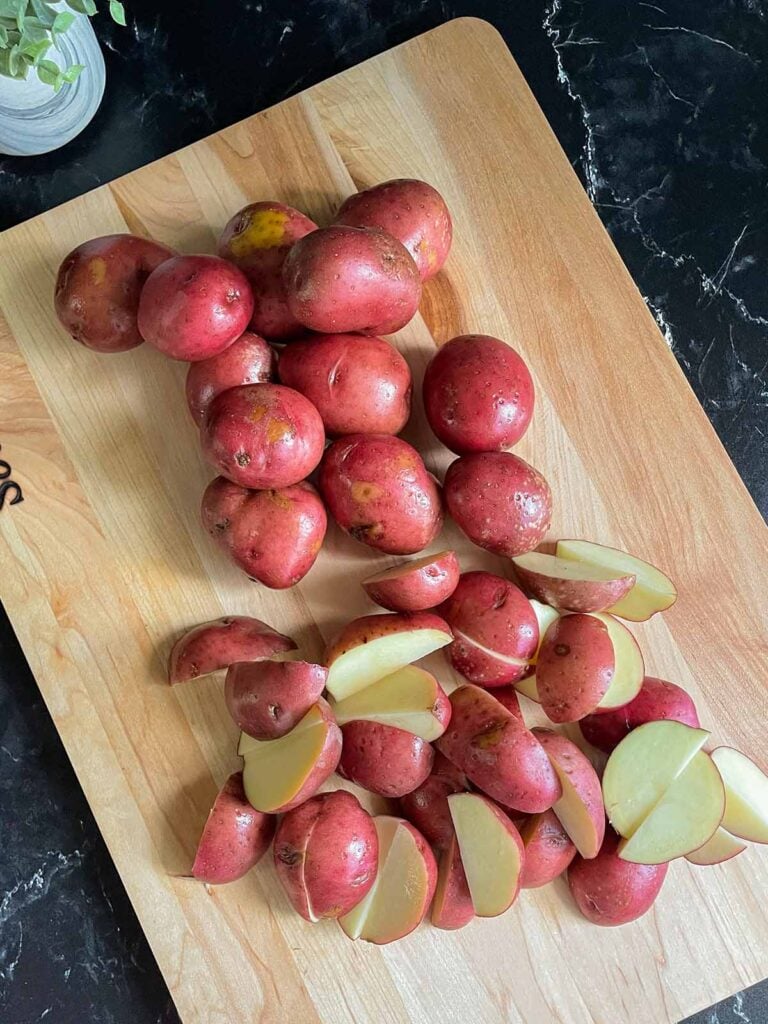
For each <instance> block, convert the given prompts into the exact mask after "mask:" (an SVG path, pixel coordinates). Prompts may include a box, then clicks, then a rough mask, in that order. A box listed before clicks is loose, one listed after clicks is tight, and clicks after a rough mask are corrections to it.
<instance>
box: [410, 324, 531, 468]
mask: <svg viewBox="0 0 768 1024" xmlns="http://www.w3.org/2000/svg"><path fill="white" fill-rule="evenodd" d="M423 396H424V410H425V412H426V414H427V419H428V420H429V425H430V426H431V427H432V430H433V431H434V432H435V434H436V436H437V437H438V439H439V440H440V441H442V442H443V444H444V445H445V446H446V448H450V449H451V451H453V452H456V454H457V455H468V454H469V453H471V452H492V451H501V450H503V449H506V448H511V447H512V446H513V445H515V444H517V442H518V441H519V440H520V438H521V437H522V436H523V434H524V433H525V432H526V430H527V429H528V424H529V423H530V422H531V416H532V415H533V402H534V391H533V380H532V379H531V374H530V372H529V370H528V367H527V366H526V365H525V363H524V361H523V360H522V358H521V357H520V356H519V355H518V354H517V352H515V350H514V349H513V348H510V346H509V345H505V344H504V342H503V341H499V339H498V338H492V337H490V336H489V335H487V334H463V335H461V336H460V337H458V338H453V339H452V340H451V341H448V342H446V344H445V345H443V346H442V348H440V349H438V351H437V352H436V353H435V355H434V356H433V357H432V359H431V360H430V363H429V365H428V366H427V370H426V373H425V374H424V386H423Z"/></svg>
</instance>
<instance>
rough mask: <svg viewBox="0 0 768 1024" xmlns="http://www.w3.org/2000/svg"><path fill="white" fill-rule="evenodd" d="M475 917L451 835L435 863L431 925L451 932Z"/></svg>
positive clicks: (455, 845) (464, 876) (456, 847)
mask: <svg viewBox="0 0 768 1024" xmlns="http://www.w3.org/2000/svg"><path fill="white" fill-rule="evenodd" d="M451 830H452V831H453V826H451ZM474 916H475V908H474V906H473V905H472V895H471V893H470V891H469V885H468V884H467V876H466V873H465V871H464V865H463V864H462V863H461V854H460V853H459V844H458V842H457V840H456V836H455V835H453V836H452V837H451V840H450V843H449V844H448V846H447V847H446V848H445V850H443V853H442V856H441V857H440V862H439V864H438V869H437V887H436V889H435V898H434V900H433V901H432V924H433V925H434V926H435V928H442V929H444V930H447V931H453V930H455V929H456V928H463V927H464V925H466V924H469V922H470V921H471V920H472V919H473V918H474Z"/></svg>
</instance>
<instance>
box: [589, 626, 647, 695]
mask: <svg viewBox="0 0 768 1024" xmlns="http://www.w3.org/2000/svg"><path fill="white" fill-rule="evenodd" d="M591 614H592V615H594V617H595V618H596V619H600V621H601V622H604V623H605V626H606V628H607V630H608V636H609V637H610V640H611V643H612V644H613V655H614V668H613V679H612V680H611V685H610V686H609V687H608V689H607V691H606V692H605V694H604V695H603V699H602V700H601V701H600V703H599V704H598V705H597V706H598V707H599V708H606V709H607V708H620V707H623V706H624V704H629V702H630V701H631V700H634V699H635V697H636V696H637V695H638V693H639V692H640V688H641V686H642V685H643V679H644V677H645V665H644V663H643V656H642V654H641V653H640V648H639V647H638V645H637V642H636V640H635V638H634V637H633V636H632V634H631V633H630V631H629V630H628V629H627V627H626V626H625V625H624V624H623V623H621V622H619V620H618V619H615V618H614V617H613V615H608V614H607V613H606V612H592V613H591Z"/></svg>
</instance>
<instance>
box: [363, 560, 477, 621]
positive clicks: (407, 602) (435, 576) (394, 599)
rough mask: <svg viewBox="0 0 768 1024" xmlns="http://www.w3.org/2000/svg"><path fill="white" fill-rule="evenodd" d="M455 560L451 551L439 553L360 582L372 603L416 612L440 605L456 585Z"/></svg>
mask: <svg viewBox="0 0 768 1024" xmlns="http://www.w3.org/2000/svg"><path fill="white" fill-rule="evenodd" d="M460 572H461V570H460V569H459V560H458V558H457V557H456V553H455V552H454V551H441V552H439V554H437V555H427V556H426V557H424V558H418V559H415V560H414V561H410V562H399V563H398V564H397V565H395V566H393V567H392V568H391V569H385V570H384V572H378V573H376V575H375V576H369V577H368V579H366V580H363V589H364V590H365V592H366V594H367V595H368V596H369V597H370V599H371V600H372V601H375V602H376V604H378V605H381V607H382V608H387V609H388V610H389V611H391V612H420V611H426V610H427V609H428V608H435V607H436V606H437V605H439V604H442V602H443V601H445V600H446V599H447V598H449V597H450V596H451V594H452V593H453V592H454V590H455V589H456V585H457V583H458V582H459V574H460Z"/></svg>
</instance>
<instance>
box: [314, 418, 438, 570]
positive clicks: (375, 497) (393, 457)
mask: <svg viewBox="0 0 768 1024" xmlns="http://www.w3.org/2000/svg"><path fill="white" fill-rule="evenodd" d="M318 485H319V487H320V493H321V494H322V495H323V498H324V499H325V502H326V504H327V505H328V509H329V510H330V513H331V515H332V516H333V518H334V519H335V520H336V522H337V523H338V524H339V526H340V527H341V528H342V530H345V531H346V532H347V533H349V534H351V535H352V536H353V537H354V538H355V539H356V540H359V541H362V542H363V544H368V545H369V546H370V547H372V548H376V549H378V550H379V551H386V552H388V553H389V554H393V555H411V554H414V553H415V552H416V551H421V550H422V549H423V548H425V547H426V546H427V544H429V543H431V542H432V540H434V538H435V537H436V536H437V534H438V533H439V532H440V528H441V527H442V524H443V512H442V502H441V499H440V489H439V486H438V484H437V483H436V482H435V479H434V478H433V477H432V476H430V474H429V473H428V472H427V469H426V467H425V465H424V463H423V462H422V460H421V456H420V455H419V453H418V452H417V451H416V449H415V448H412V447H411V445H409V444H408V443H407V442H406V441H402V440H401V439H400V438H399V437H391V436H390V435H388V434H351V435H350V436H349V437H342V438H340V439H339V440H338V441H334V442H333V444H332V445H331V446H330V447H329V448H328V449H327V450H326V452H325V455H324V456H323V461H322V463H321V465H320V475H319V478H318Z"/></svg>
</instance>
